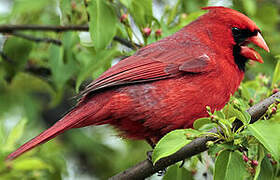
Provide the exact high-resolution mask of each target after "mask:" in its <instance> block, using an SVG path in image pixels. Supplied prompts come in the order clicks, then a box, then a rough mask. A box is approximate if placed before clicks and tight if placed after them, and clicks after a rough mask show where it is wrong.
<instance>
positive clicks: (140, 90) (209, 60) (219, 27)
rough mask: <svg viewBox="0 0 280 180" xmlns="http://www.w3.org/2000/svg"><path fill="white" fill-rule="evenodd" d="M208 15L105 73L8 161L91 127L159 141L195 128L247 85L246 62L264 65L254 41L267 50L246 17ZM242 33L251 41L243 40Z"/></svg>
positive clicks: (219, 10)
mask: <svg viewBox="0 0 280 180" xmlns="http://www.w3.org/2000/svg"><path fill="white" fill-rule="evenodd" d="M204 9H207V10H209V12H208V13H206V14H205V15H203V16H201V17H200V18H199V19H197V20H196V21H194V22H192V23H191V24H189V25H188V26H186V27H184V28H183V29H181V30H180V31H178V32H177V33H175V34H173V35H171V36H169V37H166V38H164V39H162V40H160V41H158V42H155V43H153V44H150V45H148V46H146V47H143V48H141V49H140V50H138V51H137V52H136V53H135V54H134V55H133V56H130V57H128V58H126V59H124V60H122V61H120V62H119V63H118V64H117V65H115V66H113V67H112V68H110V69H109V70H108V71H106V72H105V73H104V74H103V75H101V76H100V77H99V78H98V79H96V80H95V81H93V82H92V83H91V84H90V85H89V86H88V87H87V88H86V90H85V91H84V92H83V94H82V95H83V97H82V98H81V100H80V102H79V103H78V105H77V106H76V107H75V108H74V109H73V110H72V111H71V112H70V113H68V114H67V115H66V116H65V117H63V118H62V119H61V120H60V121H58V122H57V123H56V124H55V125H53V126H52V127H51V128H49V129H48V130H46V131H44V132H43V133H41V134H40V135H38V136H37V137H35V138H34V139H32V140H30V141H29V142H27V143H26V144H24V145H23V146H21V147H20V148H19V149H18V150H16V151H15V152H13V153H11V154H10V155H9V156H8V157H7V159H14V158H16V157H17V156H19V155H21V154H22V153H24V152H26V151H28V150H30V149H32V148H34V147H36V146H37V145H39V144H41V143H43V142H46V141H48V140H50V139H52V138H54V137H56V136H57V135H59V134H61V133H63V132H64V131H65V130H68V129H71V128H79V127H84V126H89V125H101V124H111V125H113V126H115V127H117V128H118V129H119V130H121V132H122V134H123V135H124V136H125V137H128V138H133V139H146V140H149V141H152V142H154V143H155V142H157V141H158V140H159V139H160V138H161V137H162V136H164V135H165V134H166V133H168V132H170V131H172V130H174V129H178V128H191V127H192V124H193V121H194V120H195V119H197V118H201V117H205V116H207V112H206V106H210V107H211V109H213V110H214V109H216V110H219V109H221V108H223V107H224V105H225V104H226V103H227V102H228V100H229V98H230V95H232V94H233V93H234V92H235V91H236V89H237V88H238V86H239V84H240V82H241V80H242V79H243V76H244V71H243V68H244V64H245V62H246V59H247V58H250V59H253V60H256V61H261V57H260V56H259V54H258V53H257V52H256V51H254V50H253V49H251V48H248V47H247V46H246V45H247V44H248V42H249V41H250V42H253V43H255V44H256V45H258V46H260V47H261V48H264V49H265V50H267V51H268V47H267V46H266V44H265V42H264V40H263V39H262V38H261V36H260V33H259V29H258V27H257V26H256V25H255V23H254V22H253V21H251V20H250V19H249V18H248V17H246V16H245V15H243V14H241V13H239V12H237V11H234V10H232V9H229V8H224V7H208V8H204ZM233 28H237V30H236V29H233ZM238 30H242V33H243V35H244V33H245V32H246V33H247V35H248V37H246V38H245V39H244V37H243V36H242V37H243V40H242V42H238V41H239V38H240V37H239V36H238V32H239V31H238ZM243 31H244V32H243ZM242 33H241V35H242Z"/></svg>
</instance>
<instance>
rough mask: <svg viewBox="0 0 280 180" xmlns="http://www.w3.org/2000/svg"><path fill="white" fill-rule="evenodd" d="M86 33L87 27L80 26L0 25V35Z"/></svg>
mask: <svg viewBox="0 0 280 180" xmlns="http://www.w3.org/2000/svg"><path fill="white" fill-rule="evenodd" d="M28 30H29V31H54V32H65V31H88V30H89V27H88V26H87V25H80V26H73V25H70V26H41V25H2V26H0V33H12V32H14V31H28Z"/></svg>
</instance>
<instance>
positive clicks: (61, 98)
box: [0, 0, 280, 179]
mask: <svg viewBox="0 0 280 180" xmlns="http://www.w3.org/2000/svg"><path fill="white" fill-rule="evenodd" d="M207 5H225V6H230V7H232V8H234V9H236V10H239V11H241V12H243V13H245V14H246V15H248V16H249V17H250V18H251V19H253V20H254V21H255V22H256V24H258V26H259V27H260V28H261V30H262V33H263V36H264V38H265V40H266V41H267V43H268V45H269V47H270V50H271V53H269V54H268V53H265V52H264V51H262V50H260V51H259V52H260V53H261V55H262V57H263V58H264V61H265V63H264V64H255V63H250V64H249V65H248V66H249V67H248V71H247V73H246V78H245V81H247V82H251V80H254V79H255V78H256V77H258V78H263V79H265V80H267V81H270V77H271V76H272V73H273V71H274V67H275V64H276V62H277V55H278V54H279V52H280V46H279V44H280V35H279V31H280V29H279V27H280V16H279V12H280V4H279V1H276V0H275V1H273V0H256V1H255V0H246V1H242V0H233V1H230V0H226V1H222V3H221V1H214V0H209V1H207V0H203V1H196V0H176V1H172V0H154V1H152V0H141V1H139V0H84V1H81V0H48V1H45V0H36V1H32V0H1V1H0V23H1V24H2V25H4V24H19V25H25V24H36V25H47V26H59V25H62V26H65V25H89V32H80V31H67V32H51V31H48V32H45V31H25V32H23V34H24V35H28V36H34V37H41V38H43V37H48V38H53V39H57V40H60V41H61V42H62V45H61V46H58V45H56V44H54V43H43V42H40V43H38V42H33V41H29V40H26V39H24V38H21V37H19V35H16V34H11V33H2V34H1V35H0V48H1V49H0V53H1V58H0V147H1V148H0V179H106V178H108V177H110V176H112V175H114V174H116V173H118V172H120V171H121V170H124V169H126V168H128V167H130V166H132V165H134V164H136V163H137V162H139V161H140V160H143V159H145V158H146V156H145V154H146V151H148V150H150V147H149V146H148V145H147V144H146V143H144V142H142V141H130V140H125V139H121V138H119V137H118V136H117V134H118V133H117V132H116V131H115V130H114V129H112V128H111V127H108V126H100V127H87V128H82V129H75V130H71V131H68V132H66V133H64V134H63V135H61V136H59V137H57V138H55V139H54V140H52V141H51V142H49V143H46V144H44V145H42V146H40V147H38V148H36V149H35V150H32V151H31V152H29V153H26V154H25V155H23V156H22V157H20V158H18V159H17V160H15V161H13V162H9V163H5V162H4V158H5V156H6V155H7V154H8V153H10V152H12V151H13V150H15V149H16V147H18V146H19V145H21V144H23V143H24V142H26V141H27V140H28V139H30V138H32V137H34V136H35V135H37V134H38V133H40V132H41V131H42V130H44V129H46V128H47V127H49V126H50V125H51V124H53V123H54V122H56V121H57V120H59V119H60V118H61V117H62V116H63V115H64V114H65V112H67V110H68V109H70V107H71V106H73V105H74V104H75V103H76V99H75V98H73V96H74V95H75V94H76V93H77V92H78V91H79V90H81V89H83V88H84V87H85V85H86V84H88V83H89V82H90V80H92V79H95V78H96V77H98V76H99V75H100V74H101V73H102V72H104V71H105V70H106V69H108V68H109V67H111V66H112V65H113V64H115V63H116V62H117V61H118V60H120V59H122V58H124V57H125V56H129V55H131V54H133V53H134V52H135V50H133V49H130V48H128V47H126V46H124V45H122V44H121V43H119V42H118V41H115V40H113V38H114V37H115V36H118V37H120V38H123V39H127V40H129V41H132V42H135V43H137V44H140V45H145V44H149V43H152V42H154V41H156V40H158V39H160V38H162V37H165V36H168V35H170V34H172V33H174V32H176V31H177V30H179V29H180V28H182V27H183V26H185V25H187V24H188V23H189V22H191V21H192V20H194V19H196V18H197V17H198V16H200V15H201V14H203V13H204V12H203V11H201V10H200V7H203V6H207ZM123 14H129V16H128V19H127V20H126V21H125V22H121V21H120V18H121V16H122V15H123ZM146 27H149V28H151V30H152V32H151V34H150V35H149V36H145V35H143V29H144V28H146ZM159 29H161V30H162V35H161V36H160V37H159V36H157V35H156V33H155V32H156V31H157V30H159ZM264 75H265V76H264ZM245 81H244V82H245ZM248 84H250V83H247V86H249V85H248ZM254 88H255V89H254ZM257 88H258V89H257ZM253 89H254V90H255V91H256V90H258V91H265V90H267V89H263V88H262V87H261V86H253ZM242 92H243V91H242ZM243 93H244V94H246V92H245V91H244V92H243ZM251 94H252V93H251ZM251 94H250V93H249V94H248V93H247V98H249V99H252V100H254V102H258V101H259V100H261V99H262V98H264V97H263V96H254V97H250V95H251ZM256 126H257V125H256ZM227 153H228V152H225V153H224V154H223V156H220V158H223V157H228V156H229V154H227ZM235 156H239V154H238V155H237V154H233V155H232V157H235ZM131 157H133V158H131ZM195 161H199V160H198V159H197V158H194V160H193V161H192V162H195ZM189 165H190V166H192V164H189ZM200 166H201V167H200V168H198V169H199V170H200V171H199V173H194V172H193V171H187V170H185V171H180V173H174V172H176V171H177V168H176V167H172V168H170V169H171V170H170V171H169V172H167V174H166V176H165V177H164V179H173V178H175V177H176V178H177V179H183V177H186V176H189V177H192V175H193V174H195V178H197V179H200V178H203V177H205V176H203V174H204V175H205V172H204V171H206V172H207V171H208V169H209V167H208V165H207V168H205V165H200ZM172 169H174V170H173V171H172ZM210 169H211V168H210ZM172 173H173V174H172ZM161 178H162V177H157V176H156V175H155V176H153V177H152V178H151V179H161Z"/></svg>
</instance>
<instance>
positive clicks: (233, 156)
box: [214, 150, 248, 180]
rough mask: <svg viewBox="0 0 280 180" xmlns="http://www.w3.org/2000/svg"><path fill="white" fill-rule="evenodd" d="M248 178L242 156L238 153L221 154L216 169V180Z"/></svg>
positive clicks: (226, 152) (227, 152)
mask: <svg viewBox="0 0 280 180" xmlns="http://www.w3.org/2000/svg"><path fill="white" fill-rule="evenodd" d="M247 176H248V172H247V171H246V165H245V163H244V161H243V159H242V155H241V153H239V152H236V151H227V150H225V151H222V152H221V153H219V155H218V157H217V159H216V162H215V169H214V180H240V179H245V177H247Z"/></svg>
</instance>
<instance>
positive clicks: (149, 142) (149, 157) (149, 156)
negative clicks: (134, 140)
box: [146, 138, 156, 163]
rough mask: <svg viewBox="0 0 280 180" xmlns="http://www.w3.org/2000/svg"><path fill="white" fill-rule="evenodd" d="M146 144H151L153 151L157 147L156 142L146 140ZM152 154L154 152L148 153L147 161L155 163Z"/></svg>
mask: <svg viewBox="0 0 280 180" xmlns="http://www.w3.org/2000/svg"><path fill="white" fill-rule="evenodd" d="M146 142H147V143H148V144H150V146H151V147H152V149H154V148H155V146H156V145H155V144H154V142H153V141H152V140H151V139H149V138H146ZM152 154H153V151H148V152H147V159H148V160H149V161H150V162H151V163H153V161H152Z"/></svg>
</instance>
